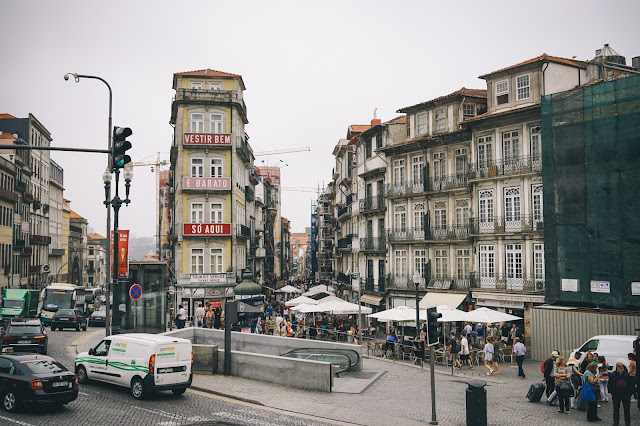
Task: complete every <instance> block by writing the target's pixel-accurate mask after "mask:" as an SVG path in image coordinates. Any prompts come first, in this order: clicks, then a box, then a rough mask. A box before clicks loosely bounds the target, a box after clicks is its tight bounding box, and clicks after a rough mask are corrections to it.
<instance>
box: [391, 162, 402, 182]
mask: <svg viewBox="0 0 640 426" xmlns="http://www.w3.org/2000/svg"><path fill="white" fill-rule="evenodd" d="M393 183H395V184H396V185H403V184H404V159H401V160H394V161H393Z"/></svg>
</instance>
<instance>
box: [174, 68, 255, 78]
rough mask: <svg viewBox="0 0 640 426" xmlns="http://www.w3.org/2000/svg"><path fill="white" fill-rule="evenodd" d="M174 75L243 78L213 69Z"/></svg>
mask: <svg viewBox="0 0 640 426" xmlns="http://www.w3.org/2000/svg"><path fill="white" fill-rule="evenodd" d="M173 75H184V76H192V77H240V78H241V77H242V76H240V75H238V74H231V73H228V72H224V71H218V70H212V69H211V68H207V69H204V70H196V71H184V72H176V73H174V74H173Z"/></svg>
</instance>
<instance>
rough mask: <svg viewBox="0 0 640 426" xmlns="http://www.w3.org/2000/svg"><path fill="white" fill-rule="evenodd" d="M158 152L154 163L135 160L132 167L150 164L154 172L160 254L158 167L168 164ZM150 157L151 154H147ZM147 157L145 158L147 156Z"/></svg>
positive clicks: (157, 251)
mask: <svg viewBox="0 0 640 426" xmlns="http://www.w3.org/2000/svg"><path fill="white" fill-rule="evenodd" d="M160 154H161V153H160V152H156V153H155V155H156V161H155V163H144V162H142V161H136V162H135V163H133V164H132V167H144V166H146V167H149V166H151V172H152V173H153V172H155V174H156V197H155V198H156V241H155V242H156V254H157V255H158V256H160V216H159V215H160V167H163V166H169V162H168V161H167V160H160ZM149 157H151V155H150V156H149ZM149 157H147V158H149Z"/></svg>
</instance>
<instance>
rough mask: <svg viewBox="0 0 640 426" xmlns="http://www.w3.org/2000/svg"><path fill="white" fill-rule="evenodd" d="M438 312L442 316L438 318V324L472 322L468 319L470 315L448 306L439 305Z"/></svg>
mask: <svg viewBox="0 0 640 426" xmlns="http://www.w3.org/2000/svg"><path fill="white" fill-rule="evenodd" d="M436 310H437V312H438V313H439V314H442V317H441V318H438V322H458V321H470V320H469V319H467V317H468V315H469V313H468V312H465V311H460V310H458V309H453V308H452V307H451V306H448V305H438V306H437V307H436Z"/></svg>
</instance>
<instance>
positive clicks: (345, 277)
mask: <svg viewBox="0 0 640 426" xmlns="http://www.w3.org/2000/svg"><path fill="white" fill-rule="evenodd" d="M337 279H338V281H339V282H341V283H342V284H346V285H351V277H349V275H347V274H345V273H343V272H338V278H337Z"/></svg>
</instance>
